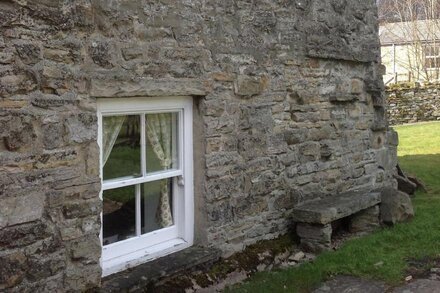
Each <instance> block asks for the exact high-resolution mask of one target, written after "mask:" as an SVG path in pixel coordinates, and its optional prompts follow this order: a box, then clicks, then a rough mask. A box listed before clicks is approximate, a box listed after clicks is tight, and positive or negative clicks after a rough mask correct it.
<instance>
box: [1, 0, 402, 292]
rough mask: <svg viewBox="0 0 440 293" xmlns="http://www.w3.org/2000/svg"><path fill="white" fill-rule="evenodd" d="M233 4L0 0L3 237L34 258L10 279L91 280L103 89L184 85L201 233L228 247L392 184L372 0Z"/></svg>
mask: <svg viewBox="0 0 440 293" xmlns="http://www.w3.org/2000/svg"><path fill="white" fill-rule="evenodd" d="M251 2H252V3H251ZM230 4H231V3H229V2H225V1H214V0H206V1H199V0H194V1H140V0H113V1H105V0H94V1H57V0H41V1H3V2H2V4H1V5H0V6H1V9H0V26H1V28H2V30H1V32H2V33H1V34H0V48H1V50H0V51H1V53H0V96H1V98H0V197H1V200H0V201H1V203H2V205H1V206H0V211H1V212H2V213H0V219H1V220H0V222H1V224H0V227H2V231H1V233H0V234H1V235H6V236H4V237H2V238H3V239H2V240H0V244H1V246H2V247H3V248H4V250H3V251H2V255H10V254H14V253H16V252H26V253H24V255H25V258H26V259H25V260H24V261H25V263H26V264H27V265H28V271H29V274H26V273H24V274H22V273H21V271H22V269H21V268H19V270H18V271H17V272H16V273H15V272H13V273H11V274H9V273H7V272H5V273H4V275H5V276H8V277H7V279H8V280H12V281H7V283H8V286H11V287H10V288H12V290H13V291H14V290H15V291H17V292H27V291H35V292H57V291H69V292H70V291H85V290H88V289H92V288H95V287H97V286H99V283H100V278H101V269H100V265H99V257H100V254H99V253H97V252H98V251H99V249H98V248H99V247H98V246H97V244H98V243H99V232H100V226H101V223H100V214H101V211H102V203H101V200H100V199H99V193H100V188H101V186H100V182H101V179H100V170H99V150H98V147H97V146H98V141H97V135H98V128H97V123H98V120H97V113H96V112H97V100H99V99H101V98H119V97H124V98H130V97H138V98H145V99H148V97H162V98H163V99H166V98H167V97H169V96H192V97H194V113H193V114H194V125H196V127H197V128H198V129H197V133H198V134H197V135H196V136H195V137H194V142H195V149H196V150H197V152H196V153H195V157H196V158H197V160H200V161H201V163H200V164H199V165H198V166H197V168H196V169H197V174H198V175H197V177H198V178H197V182H199V183H198V186H197V188H196V190H197V194H195V198H196V201H198V203H197V206H198V208H197V209H196V211H195V212H196V215H195V216H196V218H197V219H200V221H196V222H197V226H196V227H195V230H196V231H197V234H199V235H202V236H201V237H200V238H201V239H200V240H199V239H196V244H197V243H198V242H199V241H200V242H201V243H203V244H204V245H209V246H212V247H215V248H218V249H220V250H221V251H222V253H223V254H225V255H227V254H231V253H233V252H235V251H237V250H241V249H243V248H244V247H246V246H248V245H250V244H253V243H256V242H258V241H260V240H263V239H269V238H275V237H277V236H279V235H281V234H285V233H287V232H288V231H289V230H290V229H291V219H290V218H289V217H290V215H291V213H292V209H293V208H294V207H295V206H297V205H299V204H302V203H305V202H307V201H310V200H314V199H317V197H318V195H332V194H339V193H344V192H345V191H347V190H355V189H363V188H365V189H367V190H373V189H375V188H381V187H382V186H384V185H393V184H394V183H395V180H394V178H393V174H394V172H395V166H396V160H397V157H396V146H397V139H396V137H394V136H393V135H392V134H387V131H388V125H387V116H386V115H385V101H384V95H383V93H382V91H383V82H382V78H381V71H382V69H381V66H380V64H379V62H380V59H379V49H378V48H379V47H378V45H379V42H378V36H377V24H376V22H377V15H376V9H375V6H374V5H375V3H374V1H333V0H323V1H317V0H316V1H271V2H270V3H269V1H235V2H234V3H232V4H233V5H230ZM347 61H349V62H347ZM384 138H385V139H384ZM379 140H380V142H379ZM30 195H33V196H34V195H35V198H38V203H37V202H33V200H31V202H30V204H31V205H33V209H32V210H30V211H28V210H27V209H26V208H25V207H24V205H22V203H23V204H24V203H25V202H26V201H28V197H29V196H30ZM11 198H17V202H15V200H11ZM3 200H5V201H6V202H5V204H6V205H7V206H8V208H7V209H8V213H12V214H11V217H9V214H8V216H7V217H5V216H4V215H6V214H5V213H3V211H4V210H5V209H6V208H5V207H4V204H3V202H2V201H3ZM13 205H16V206H17V208H16V207H15V206H13ZM16 212H17V213H18V212H20V213H23V216H17V215H16ZM336 213H338V212H336ZM342 214H343V213H342ZM6 218H7V219H6ZM5 219H6V220H5ZM200 223H203V224H200ZM326 235H327V234H326ZM202 238H203V239H202ZM61 260H62V261H61ZM5 263H8V264H9V263H12V262H5ZM52 264H53V271H52V270H47V268H48V267H50V266H52ZM11 266H12V265H11ZM1 269H2V268H0V270H1ZM10 269H11V267H7V268H5V270H10ZM40 270H41V272H40ZM49 271H50V273H49ZM2 272H3V271H2ZM11 276H12V277H11ZM16 276H18V277H16ZM12 286H13V287H12ZM8 289H9V288H8Z"/></svg>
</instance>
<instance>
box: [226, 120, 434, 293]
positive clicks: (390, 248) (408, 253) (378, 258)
mask: <svg viewBox="0 0 440 293" xmlns="http://www.w3.org/2000/svg"><path fill="white" fill-rule="evenodd" d="M396 130H397V131H398V132H399V136H400V147H399V161H400V164H401V166H402V167H403V169H404V170H405V171H407V172H409V173H411V174H414V175H417V176H418V177H419V178H420V179H421V180H422V181H423V182H425V184H426V185H427V187H428V192H427V193H418V194H417V196H416V198H415V199H414V200H413V202H414V206H415V211H416V217H415V218H414V219H413V221H411V222H410V223H405V224H399V225H396V226H394V227H392V228H386V229H382V230H379V231H377V232H376V233H374V234H371V235H369V236H366V237H363V238H360V239H353V240H350V241H347V243H346V244H344V245H343V247H342V248H341V249H340V250H338V251H335V252H328V253H323V254H321V255H319V256H318V257H317V259H316V260H315V261H314V262H313V263H308V264H305V265H302V266H301V267H299V268H292V269H288V270H284V271H277V272H269V273H267V272H266V273H259V274H256V275H255V276H253V277H252V278H251V279H250V280H249V281H248V282H247V283H245V284H243V285H241V286H237V287H234V288H230V289H229V290H228V291H230V292H283V291H284V292H310V291H311V290H312V289H313V288H314V287H315V286H316V285H318V284H319V283H320V282H322V281H323V280H325V279H328V278H330V277H332V276H334V275H338V274H348V275H354V276H360V277H364V278H370V279H377V280H383V281H386V282H387V283H388V284H390V285H397V284H399V283H400V282H402V281H403V279H404V277H405V270H406V269H407V266H408V263H407V261H408V260H409V259H414V258H415V259H420V258H423V257H427V256H428V257H433V256H438V255H439V254H440V123H426V124H416V125H408V126H399V127H396ZM378 264H380V265H378Z"/></svg>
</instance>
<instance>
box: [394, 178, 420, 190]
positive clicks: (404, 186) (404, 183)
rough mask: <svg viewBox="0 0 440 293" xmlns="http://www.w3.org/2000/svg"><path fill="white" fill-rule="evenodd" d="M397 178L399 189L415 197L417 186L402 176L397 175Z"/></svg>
mask: <svg viewBox="0 0 440 293" xmlns="http://www.w3.org/2000/svg"><path fill="white" fill-rule="evenodd" d="M395 178H396V179H397V188H398V189H399V190H400V191H402V192H404V193H406V194H409V195H413V194H414V193H415V192H416V190H417V185H416V184H415V183H413V182H411V180H409V179H408V178H406V177H404V176H400V175H396V176H395Z"/></svg>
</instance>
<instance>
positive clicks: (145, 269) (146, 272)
mask: <svg viewBox="0 0 440 293" xmlns="http://www.w3.org/2000/svg"><path fill="white" fill-rule="evenodd" d="M219 259H220V251H219V250H216V249H213V248H203V247H199V246H192V247H190V248H188V249H184V250H182V251H179V252H176V253H173V254H170V255H167V256H165V257H162V258H159V259H155V260H153V261H150V262H148V263H144V264H141V265H139V266H137V267H135V268H131V269H128V270H126V271H123V272H120V273H118V274H114V275H111V276H107V277H105V278H104V279H103V280H102V288H101V291H102V292H125V291H133V290H140V289H145V288H147V287H148V286H150V285H152V284H154V283H155V282H158V281H159V280H160V279H162V278H164V277H171V276H173V275H176V274H180V273H182V272H189V271H194V270H197V269H200V268H201V267H202V268H203V267H205V266H210V265H212V264H213V263H214V262H216V261H217V260H219Z"/></svg>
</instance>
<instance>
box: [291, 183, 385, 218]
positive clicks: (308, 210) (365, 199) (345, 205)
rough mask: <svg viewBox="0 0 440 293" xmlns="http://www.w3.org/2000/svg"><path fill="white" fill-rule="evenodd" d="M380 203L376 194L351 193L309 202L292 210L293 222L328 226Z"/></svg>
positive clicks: (379, 195) (378, 194)
mask: <svg viewBox="0 0 440 293" xmlns="http://www.w3.org/2000/svg"><path fill="white" fill-rule="evenodd" d="M380 202H381V194H380V193H378V192H364V191H353V192H349V193H345V194H340V195H334V196H329V197H325V198H323V199H318V200H314V201H310V202H308V203H305V204H302V205H300V206H297V207H295V208H293V212H292V217H293V220H294V221H295V222H304V223H311V224H312V223H316V224H318V223H319V224H323V225H325V224H328V223H331V222H333V221H335V220H338V219H342V218H344V217H347V216H350V215H352V214H354V213H357V212H359V211H361V210H364V209H367V208H370V207H373V206H375V205H377V204H379V203H380Z"/></svg>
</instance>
